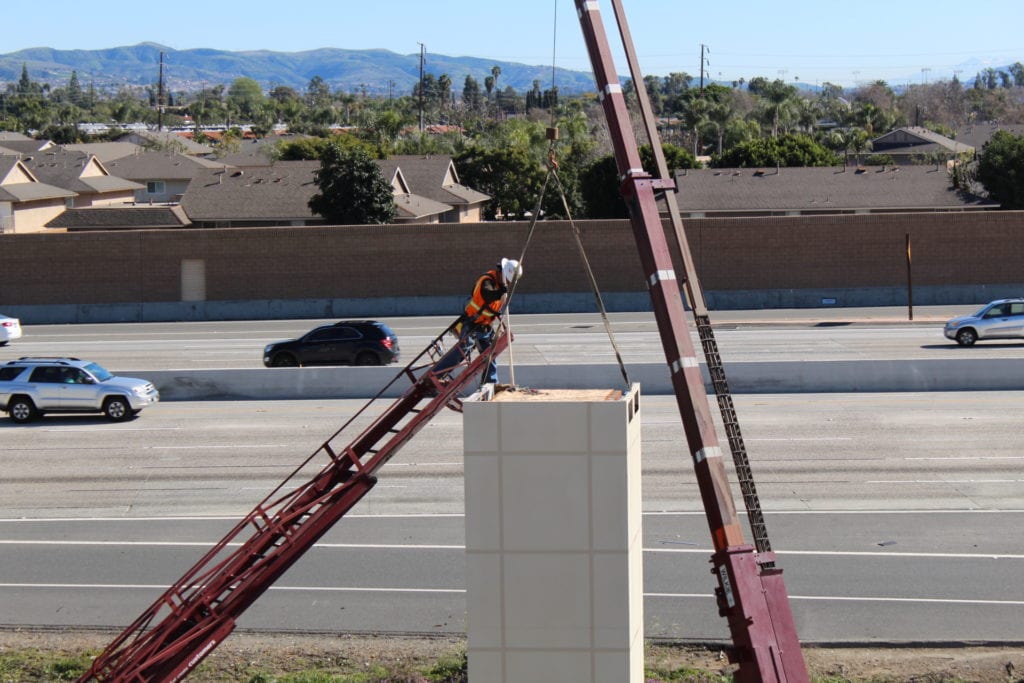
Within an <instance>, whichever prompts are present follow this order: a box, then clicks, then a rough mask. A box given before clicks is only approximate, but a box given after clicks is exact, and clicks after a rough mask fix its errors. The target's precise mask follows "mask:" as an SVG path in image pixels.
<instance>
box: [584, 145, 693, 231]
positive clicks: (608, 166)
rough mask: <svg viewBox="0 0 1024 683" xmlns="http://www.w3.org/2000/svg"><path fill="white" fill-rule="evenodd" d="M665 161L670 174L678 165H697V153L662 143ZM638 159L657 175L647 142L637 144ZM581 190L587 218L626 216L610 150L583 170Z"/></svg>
mask: <svg viewBox="0 0 1024 683" xmlns="http://www.w3.org/2000/svg"><path fill="white" fill-rule="evenodd" d="M661 151H662V153H663V154H664V155H665V165H666V166H668V172H669V173H670V174H671V173H672V172H673V171H675V170H677V169H684V168H700V164H699V163H698V162H697V159H696V157H694V156H693V155H692V154H690V153H689V152H688V151H687V150H685V149H683V148H682V147H676V146H675V145H670V144H668V143H662V145H661ZM640 161H641V163H642V164H643V167H644V170H645V171H647V172H648V173H650V174H651V175H652V176H655V175H657V170H656V167H657V164H656V163H655V160H654V152H653V151H652V150H651V146H650V145H644V146H643V147H641V148H640ZM580 187H581V192H582V194H583V206H584V212H585V214H586V217H587V218H626V217H628V215H629V214H628V212H627V209H626V202H625V201H624V200H623V199H622V192H621V186H620V182H619V173H618V168H617V167H616V164H615V157H614V156H613V155H611V154H608V155H606V156H603V157H601V158H600V159H598V160H596V161H595V162H594V163H592V164H591V165H590V166H589V167H588V168H587V169H585V170H584V171H583V173H582V182H581V183H580Z"/></svg>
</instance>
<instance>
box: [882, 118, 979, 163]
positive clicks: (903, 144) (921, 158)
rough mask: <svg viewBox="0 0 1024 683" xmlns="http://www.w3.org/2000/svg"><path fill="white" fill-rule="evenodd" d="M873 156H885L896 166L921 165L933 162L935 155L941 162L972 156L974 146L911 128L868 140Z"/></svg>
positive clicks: (899, 129)
mask: <svg viewBox="0 0 1024 683" xmlns="http://www.w3.org/2000/svg"><path fill="white" fill-rule="evenodd" d="M871 151H872V153H873V154H886V155H888V156H889V157H891V158H892V160H893V163H896V164H923V163H929V162H933V161H934V159H933V158H932V157H933V156H934V155H936V153H938V154H940V155H942V156H943V157H944V159H953V158H956V157H958V156H960V155H961V154H965V155H970V156H974V147H972V146H970V145H967V144H964V143H963V142H959V141H957V140H951V139H950V138H947V137H946V136H945V135H939V134H938V133H935V132H932V131H930V130H928V129H927V128H921V127H920V126H911V127H908V128H897V129H896V130H892V131H889V132H888V133H886V134H885V135H882V136H880V137H877V138H875V139H874V140H872V141H871Z"/></svg>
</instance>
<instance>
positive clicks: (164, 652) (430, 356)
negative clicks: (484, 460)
mask: <svg viewBox="0 0 1024 683" xmlns="http://www.w3.org/2000/svg"><path fill="white" fill-rule="evenodd" d="M453 328H454V323H453V325H452V326H450V327H449V328H448V329H447V330H445V332H443V333H441V335H439V336H438V337H437V338H436V339H434V340H433V341H432V342H431V344H430V345H429V346H428V347H427V348H426V349H425V350H424V351H423V352H421V353H420V354H419V355H418V356H417V357H416V358H415V359H413V361H412V362H411V363H410V364H409V365H408V366H406V367H405V368H404V369H403V370H402V371H401V372H400V373H399V374H398V375H397V376H396V377H395V378H394V379H393V380H392V381H391V382H389V383H388V385H387V386H385V387H384V388H383V389H381V391H380V392H379V393H378V394H377V396H375V397H374V398H373V399H371V400H370V401H369V402H368V403H367V404H366V405H364V406H363V407H362V408H361V409H360V410H359V411H358V412H357V413H356V414H355V415H354V416H353V417H352V418H350V419H349V420H348V421H347V422H346V423H345V424H344V425H343V426H342V427H341V428H340V429H339V430H338V431H337V432H335V433H334V434H333V435H332V436H331V437H330V438H328V439H327V441H325V442H324V443H323V444H322V445H321V446H320V447H319V448H318V449H317V450H316V451H314V452H313V454H312V455H310V456H309V458H307V459H306V460H305V461H304V462H303V463H302V464H301V465H299V467H297V468H296V469H295V470H294V471H293V472H292V473H291V475H289V477H288V479H286V480H285V481H284V482H282V483H281V484H280V485H279V486H278V487H277V488H276V489H275V490H274V491H273V492H272V493H271V494H270V495H268V496H267V497H266V498H265V499H264V500H263V501H262V502H260V503H259V504H258V505H257V506H256V507H255V508H253V510H252V511H251V512H250V513H249V514H248V515H246V516H245V518H244V519H243V520H242V521H240V522H239V523H238V524H237V525H236V526H235V527H234V528H233V529H232V530H231V531H229V532H228V533H227V535H226V536H224V538H223V539H221V541H220V542H219V543H217V545H215V546H214V547H213V548H211V549H210V551H209V552H207V553H206V555H205V556H203V558H202V559H200V560H199V561H198V562H197V563H196V564H195V565H194V566H193V567H192V568H191V569H189V570H188V571H187V572H185V574H184V575H183V576H182V577H181V578H180V579H178V581H177V582H175V584H174V585H173V586H171V587H170V588H168V589H167V591H165V592H164V594H163V595H161V596H160V597H159V598H158V599H157V600H156V602H154V603H153V604H152V605H151V606H150V607H149V609H147V610H146V611H145V612H144V613H143V614H142V616H140V617H139V618H138V619H136V620H135V622H134V623H133V624H132V625H131V626H129V627H128V628H127V629H125V630H124V632H122V633H121V635H120V636H118V637H117V638H116V639H115V640H114V641H113V642H112V643H111V644H110V645H108V646H107V648H106V649H105V650H104V651H103V652H102V653H100V655H99V656H98V657H97V658H96V659H95V660H94V661H93V664H92V666H91V667H90V668H89V670H88V671H87V672H86V673H85V674H84V675H83V676H82V677H81V678H80V679H79V681H80V682H81V683H85V682H86V681H111V682H113V681H116V682H118V683H143V682H146V681H179V680H181V679H182V678H184V677H185V676H186V675H188V673H189V672H190V671H192V670H193V669H194V668H195V667H196V666H198V665H199V663H200V662H202V660H203V659H204V658H205V657H206V656H207V655H209V654H210V653H211V652H212V651H213V650H214V648H216V647H217V645H219V644H220V643H221V642H222V641H223V640H224V638H226V637H227V636H228V634H229V633H231V631H232V630H234V627H235V621H236V620H237V619H238V618H239V617H240V616H241V614H242V613H243V612H244V611H245V610H246V609H248V607H249V606H250V605H252V603H253V602H255V601H256V600H257V598H259V597H260V596H261V595H262V594H263V593H264V591H266V590H267V589H268V588H270V586H271V585H272V584H273V583H274V582H275V581H276V580H277V579H278V578H279V577H280V576H281V574H283V573H284V572H285V571H286V570H287V569H288V568H289V567H291V566H292V565H293V564H294V563H295V562H296V561H297V560H298V559H299V558H300V557H301V556H302V554H303V553H305V552H306V551H307V550H309V549H310V548H311V547H312V546H313V544H314V543H316V541H317V540H318V539H319V538H320V537H321V536H323V535H324V534H325V533H326V532H327V531H328V529H330V528H331V526H333V525H334V523H335V522H337V521H338V520H339V519H341V518H342V517H343V516H344V515H345V513H347V512H348V511H349V510H350V509H351V508H352V507H353V506H354V505H355V504H356V503H357V502H359V500H360V499H361V498H362V497H363V496H364V495H366V493H367V492H369V490H370V489H372V488H373V486H374V484H376V483H377V477H376V476H375V475H376V472H377V471H378V470H379V469H380V468H381V467H382V466H383V465H384V464H385V463H386V462H387V461H388V460H389V459H390V458H391V456H393V455H394V454H395V453H396V452H397V451H398V449H399V448H401V447H402V446H403V445H404V444H405V443H406V442H407V441H408V440H409V439H410V438H412V436H413V435H414V434H416V432H418V431H419V430H420V429H421V428H422V427H423V426H424V425H426V424H427V423H428V422H429V421H430V419H431V418H432V417H433V416H434V415H436V414H437V413H438V412H439V411H440V410H441V409H443V408H445V407H446V406H449V407H452V408H455V409H457V410H458V409H461V401H460V399H459V398H458V397H459V391H460V390H461V389H463V388H466V387H468V386H469V385H470V383H471V382H472V381H473V380H474V379H476V378H477V377H478V376H479V373H480V371H481V370H483V369H484V367H485V366H486V365H487V363H488V362H489V361H490V359H491V357H492V354H499V353H501V352H502V351H503V350H504V349H505V347H506V346H507V344H508V335H507V334H506V333H505V332H506V330H505V328H504V327H501V328H499V330H498V333H497V334H496V338H495V341H494V345H493V346H492V347H491V350H489V351H488V352H486V353H483V354H479V353H476V352H475V350H470V353H469V355H468V356H467V357H464V358H462V359H461V362H460V363H458V364H456V365H455V366H454V367H453V368H452V369H451V370H447V371H445V372H441V373H435V372H433V371H432V368H433V367H434V365H435V363H436V362H437V360H438V359H439V358H440V356H441V353H442V347H441V340H442V339H443V337H444V335H445V334H447V333H448V332H450V331H451V330H452V329H453ZM455 352H456V353H458V352H457V351H455ZM443 379H447V380H448V381H442V380H443ZM401 380H409V381H410V382H411V386H409V388H408V389H407V390H406V391H405V393H404V394H402V396H401V397H400V398H398V399H397V400H395V401H394V402H393V403H392V404H391V405H390V406H388V407H387V408H386V409H385V410H384V411H383V412H382V413H381V414H380V416H379V417H377V418H376V419H374V420H373V421H372V422H371V423H370V424H369V426H367V427H366V428H364V429H363V431H362V432H361V433H360V434H359V436H357V437H356V438H355V439H354V440H353V441H352V442H351V443H347V444H346V443H344V442H342V441H341V439H340V437H341V435H342V433H343V432H344V431H345V429H346V428H347V427H348V426H349V425H351V424H353V422H354V421H355V420H356V419H357V418H359V417H360V416H362V415H363V413H364V412H366V410H367V409H368V408H369V407H370V406H371V405H373V404H374V403H375V402H376V401H378V400H379V399H380V398H381V396H383V394H384V393H385V392H387V391H388V390H389V389H390V387H391V386H392V385H394V384H395V383H396V382H399V381H401ZM316 468H319V470H318V471H316V473H315V474H314V475H313V476H312V477H311V478H309V479H308V480H305V481H303V478H304V477H308V476H309V473H310V472H311V471H314V470H316ZM295 481H303V483H300V484H299V485H298V486H295V487H294V488H289V487H290V486H293V483H292V482H295ZM234 545H237V546H238V547H237V548H236V549H232V548H231V546H234Z"/></svg>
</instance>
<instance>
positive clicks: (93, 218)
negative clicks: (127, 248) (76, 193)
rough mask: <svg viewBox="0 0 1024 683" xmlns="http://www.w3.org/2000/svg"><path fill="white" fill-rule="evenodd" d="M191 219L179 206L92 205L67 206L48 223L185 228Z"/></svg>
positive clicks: (78, 226)
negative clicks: (77, 207)
mask: <svg viewBox="0 0 1024 683" xmlns="http://www.w3.org/2000/svg"><path fill="white" fill-rule="evenodd" d="M188 225H191V221H190V220H189V219H188V216H186V215H185V212H184V211H182V210H181V207H180V206H121V207H108V206H90V207H83V208H80V209H66V210H65V211H64V213H62V214H60V215H59V216H57V217H56V218H54V219H53V220H51V221H49V222H48V223H47V224H46V227H47V228H68V229H71V230H75V229H79V230H81V229H86V228H90V229H94V230H98V229H118V228H126V229H139V228H183V227H186V226H188Z"/></svg>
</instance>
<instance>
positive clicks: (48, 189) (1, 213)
mask: <svg viewBox="0 0 1024 683" xmlns="http://www.w3.org/2000/svg"><path fill="white" fill-rule="evenodd" d="M74 196H75V193H74V192H72V191H70V190H67V189H64V188H61V187H55V186H53V185H49V184H47V183H43V182H40V181H39V179H38V178H37V177H36V176H35V175H34V174H33V173H32V171H31V170H29V168H28V167H27V166H26V165H25V163H24V162H23V161H22V160H21V159H19V158H18V157H16V156H11V155H8V156H0V233H15V232H40V231H42V230H44V229H45V226H46V223H47V221H49V220H50V219H52V218H54V217H56V216H57V215H58V214H60V213H61V212H62V211H64V207H65V203H66V202H68V201H70V200H71V199H72V198H73V197H74Z"/></svg>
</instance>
